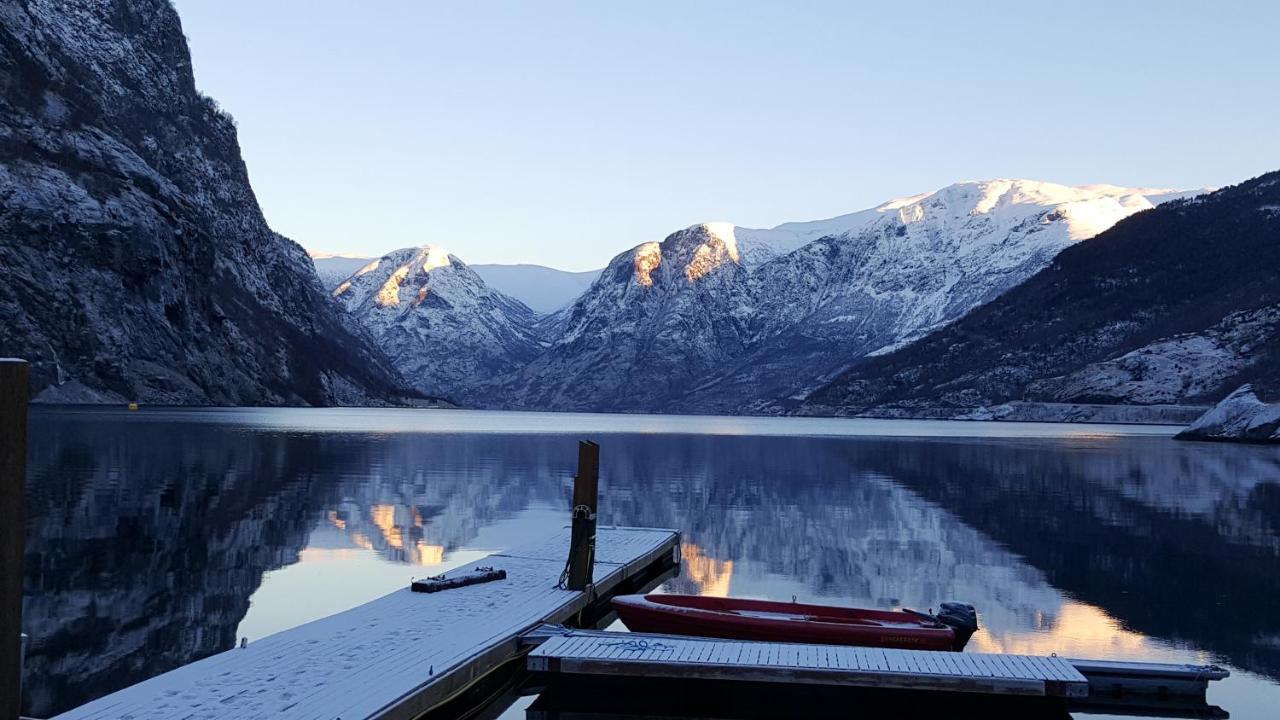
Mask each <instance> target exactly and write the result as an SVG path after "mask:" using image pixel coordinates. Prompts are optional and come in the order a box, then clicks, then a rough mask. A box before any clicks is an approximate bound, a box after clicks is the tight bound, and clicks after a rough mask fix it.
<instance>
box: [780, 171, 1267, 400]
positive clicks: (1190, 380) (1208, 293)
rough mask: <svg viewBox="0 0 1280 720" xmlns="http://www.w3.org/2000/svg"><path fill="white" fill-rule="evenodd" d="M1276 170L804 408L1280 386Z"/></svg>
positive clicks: (1200, 396) (840, 382) (871, 367)
mask: <svg viewBox="0 0 1280 720" xmlns="http://www.w3.org/2000/svg"><path fill="white" fill-rule="evenodd" d="M1277 206H1280V172H1273V173H1269V174H1267V175H1263V176H1260V177H1257V178H1253V179H1251V180H1247V181H1245V182H1242V183H1240V184H1239V185H1235V186H1231V187H1228V188H1223V189H1221V190H1218V191H1215V192H1211V193H1208V194H1204V195H1201V196H1199V197H1196V198H1193V199H1186V200H1180V201H1176V202H1168V203H1164V204H1162V205H1160V206H1159V207H1157V208H1156V209H1154V210H1152V211H1150V212H1146V213H1142V214H1141V215H1138V216H1136V217H1133V218H1130V219H1127V220H1125V221H1124V222H1121V223H1117V224H1116V225H1115V226H1113V227H1112V228H1110V229H1109V230H1107V231H1105V232H1103V233H1100V234H1099V235H1098V236H1097V237H1096V238H1094V239H1092V240H1090V241H1088V242H1085V243H1081V244H1079V245H1076V246H1074V247H1071V248H1069V249H1067V250H1065V251H1063V252H1062V253H1060V254H1059V255H1058V256H1057V257H1056V258H1054V259H1053V262H1052V264H1051V265H1050V266H1049V267H1047V268H1045V269H1044V270H1043V271H1041V272H1038V273H1036V274H1035V275H1034V276H1033V277H1031V278H1029V279H1027V280H1026V281H1025V282H1022V283H1021V284H1019V285H1018V286H1017V287H1015V288H1013V289H1012V290H1010V291H1009V292H1007V293H1005V294H1004V295H1002V296H1000V297H999V298H998V299H996V300H994V301H993V302H990V303H987V304H985V305H984V306H983V307H981V308H979V309H977V310H975V311H974V312H972V313H970V314H968V315H967V316H966V317H964V318H963V319H961V320H959V321H958V322H955V323H953V324H950V325H948V326H947V327H945V328H942V329H940V330H938V331H937V332H934V333H931V334H930V335H928V336H927V337H924V338H922V339H920V340H918V341H917V342H914V343H911V344H910V345H907V346H906V347H903V348H901V349H898V350H895V351H893V352H890V353H886V354H884V355H883V356H878V357H874V358H868V359H865V360H864V361H861V362H859V363H858V364H856V365H854V366H853V367H851V368H850V369H849V370H848V371H847V372H845V373H843V374H841V375H840V376H839V377H838V378H837V379H836V380H835V381H833V382H832V383H830V384H828V385H826V386H825V387H823V388H822V389H821V390H819V391H817V392H815V393H813V394H812V395H811V396H810V397H809V398H808V399H807V401H806V404H805V407H804V408H803V411H804V412H809V413H814V414H829V413H832V412H835V413H842V414H860V413H868V412H870V413H876V414H882V413H887V412H891V413H894V414H897V415H899V416H902V415H907V416H910V415H914V416H937V415H953V414H954V413H955V412H957V411H966V410H977V409H981V408H992V407H993V406H995V405H1001V404H1007V403H1010V402H1042V403H1059V404H1073V403H1086V404H1087V403H1101V404H1128V405H1162V406H1170V405H1173V404H1179V405H1191V404H1198V403H1200V402H1202V401H1204V400H1205V399H1211V398H1216V397H1219V396H1220V395H1221V394H1222V393H1224V392H1226V391H1227V390H1229V389H1230V388H1234V387H1239V386H1240V385H1241V384H1244V383H1253V384H1254V385H1255V386H1256V387H1258V388H1259V389H1260V390H1261V391H1263V392H1267V393H1275V392H1277V389H1278V388H1280V363H1278V362H1277V358H1280V333H1277V330H1278V329H1280V282H1277V276H1276V268H1277V267H1280V245H1278V244H1277V243H1276V238H1277V237H1280V214H1278V213H1276V212H1275V210H1274V208H1275V207H1277Z"/></svg>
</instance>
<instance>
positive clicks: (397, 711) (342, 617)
mask: <svg viewBox="0 0 1280 720" xmlns="http://www.w3.org/2000/svg"><path fill="white" fill-rule="evenodd" d="M568 553H569V531H568V530H567V529H566V530H563V531H561V532H559V533H557V534H556V535H554V536H553V537H551V538H549V539H548V540H546V541H545V542H542V543H537V544H534V545H531V546H528V547H519V548H514V549H512V550H509V551H507V552H504V553H499V554H496V555H490V556H489V557H487V558H485V559H484V560H483V561H482V562H481V563H480V564H481V565H484V566H491V567H493V568H494V569H499V570H505V571H506V572H507V577H506V579H504V580H501V581H496V582H487V583H484V584H479V585H470V586H467V587H460V588H456V589H451V590H447V591H444V592H437V593H415V592H411V591H410V590H409V588H408V587H405V588H404V589H402V590H398V591H396V592H393V593H391V594H389V595H386V596H384V597H382V598H379V599H377V600H374V601H372V602H370V603H367V604H364V605H360V606H358V607H355V608H352V609H350V610H347V611H346V612H342V613H339V614H337V615H332V616H329V617H327V618H322V619H320V620H317V621H315V622H311V623H307V624H305V625H301V626H299V627H296V628H293V629H291V630H285V631H283V632H280V633H277V634H275V635H271V636H268V637H265V638H263V639H261V640H258V641H256V642H253V643H250V644H249V645H248V646H247V647H244V648H237V649H233V650H228V651H226V652H223V653H219V654H217V655H214V656H212V657H208V658H205V659H204V660H200V661H198V662H194V663H191V664H190V665H186V666H184V667H181V668H178V669H176V670H173V671H171V672H168V673H165V674H163V675H159V676H157V677H154V678H151V679H150V680H147V681H145V682H142V683H139V684H137V685H134V686H132V687H128V688H125V689H123V690H120V691H119V692H115V693H112V694H110V695H107V696H105V697H102V698H99V699H97V700H95V701H93V702H91V703H88V704H86V705H83V706H81V707H79V708H76V709H74V710H72V711H70V712H67V713H64V714H62V715H59V716H58V718H60V719H66V720H72V719H74V720H91V719H92V720H106V719H108V718H112V719H114V718H119V719H122V720H135V719H136V720H141V719H143V718H146V719H152V718H154V719H155V720H160V719H161V718H186V719H188V720H225V719H227V718H267V717H269V718H282V719H286V720H287V719H289V718H299V719H300V718H308V719H315V718H325V719H326V720H332V719H333V718H342V719H343V720H356V719H357V718H380V719H381V718H397V719H398V718H413V717H417V716H418V715H420V714H421V713H423V712H424V711H427V710H430V709H432V708H435V707H438V706H439V705H441V704H442V703H444V702H446V701H448V700H450V699H453V698H454V697H455V696H457V695H458V694H460V693H462V692H463V691H465V690H466V689H467V688H469V687H471V686H472V685H473V684H474V683H475V682H476V681H477V680H479V679H480V678H483V677H484V676H486V675H488V674H490V673H492V672H493V671H494V670H497V669H498V668H500V667H502V666H504V665H507V664H508V663H510V662H511V661H512V660H515V659H518V658H519V657H520V654H521V653H522V652H524V651H525V650H527V647H523V648H522V646H521V643H520V636H521V634H523V633H525V632H526V631H528V630H530V629H531V628H534V627H536V626H538V625H540V624H542V623H566V622H570V621H572V620H573V619H574V618H576V617H578V615H579V613H581V612H583V611H584V610H585V611H588V612H589V613H590V612H595V611H597V610H599V609H601V608H603V607H607V603H608V599H609V598H610V597H612V596H613V595H615V594H618V593H624V592H640V591H643V590H644V589H646V588H645V587H644V586H645V585H647V584H651V583H652V582H654V581H656V580H657V579H659V578H662V577H665V576H666V574H667V573H669V572H670V570H671V569H672V568H673V567H675V566H676V564H678V562H679V534H678V533H677V532H675V531H672V530H653V529H643V528H600V529H599V530H598V531H597V538H596V554H595V592H594V594H591V595H589V594H588V593H585V592H580V591H572V590H562V589H559V587H558V581H559V579H560V574H561V572H562V571H563V570H564V568H565V558H566V557H567V556H568ZM472 570H473V566H472V565H467V566H464V567H461V568H458V569H457V570H455V571H454V573H466V572H470V571H472ZM299 602H306V599H305V598H299Z"/></svg>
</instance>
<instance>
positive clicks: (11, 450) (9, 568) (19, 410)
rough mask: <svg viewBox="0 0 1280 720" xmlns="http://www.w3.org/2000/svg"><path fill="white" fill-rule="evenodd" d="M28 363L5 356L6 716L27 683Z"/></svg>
mask: <svg viewBox="0 0 1280 720" xmlns="http://www.w3.org/2000/svg"><path fill="white" fill-rule="evenodd" d="M26 457H27V363H26V361H24V360H17V359H13V358H0V718H6V719H7V718H16V717H18V705H19V700H20V690H19V689H20V688H21V687H22V658H21V653H22V640H21V636H22V553H23V548H24V547H25V542H26V537H25V535H24V533H25V530H26V521H25V520H24V512H23V496H24V494H25V490H24V488H25V486H26V481H27V465H26Z"/></svg>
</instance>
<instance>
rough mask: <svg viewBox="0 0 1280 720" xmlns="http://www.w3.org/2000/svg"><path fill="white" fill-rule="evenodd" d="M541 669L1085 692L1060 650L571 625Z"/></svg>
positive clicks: (549, 645)
mask: <svg viewBox="0 0 1280 720" xmlns="http://www.w3.org/2000/svg"><path fill="white" fill-rule="evenodd" d="M527 662H528V665H529V669H530V670H533V671H537V672H547V673H560V674H582V675H614V676H632V677H650V678H653V677H667V678H685V679H695V680H742V681H749V682H779V683H808V684H819V685H843V686H853V687H875V688H897V689H904V690H946V691H952V692H974V693H992V694H999V695H1033V696H1034V695H1050V696H1059V697H1084V696H1086V695H1087V694H1088V691H1089V682H1088V680H1086V679H1085V677H1084V675H1081V674H1080V672H1079V671H1078V670H1076V669H1075V667H1073V666H1072V665H1071V663H1070V662H1069V661H1068V660H1066V659H1063V658H1059V657H1036V656H1030V655H984V654H980V653H956V652H937V651H929V650H893V649H884V648H869V647H847V646H835V645H806V644H799V643H770V642H748V641H741V640H713V639H704V638H686V637H675V636H665V635H640V634H623V633H608V632H595V631H582V630H569V631H565V632H564V633H563V634H559V635H553V636H552V637H550V638H549V639H547V640H546V641H545V642H543V643H542V644H541V645H540V646H539V647H538V648H537V649H535V650H534V651H533V652H532V653H530V654H529V658H528V661H527Z"/></svg>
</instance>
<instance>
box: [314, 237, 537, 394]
mask: <svg viewBox="0 0 1280 720" xmlns="http://www.w3.org/2000/svg"><path fill="white" fill-rule="evenodd" d="M333 295H334V297H335V298H336V299H337V301H338V302H339V303H340V304H341V305H342V306H343V307H344V308H345V309H346V310H347V312H348V313H350V315H351V316H352V317H353V318H354V319H355V320H356V321H357V322H358V323H359V324H360V325H362V326H363V327H364V328H365V329H367V330H368V332H369V333H370V334H371V335H372V336H373V338H374V339H375V341H376V342H377V343H378V345H379V346H380V347H381V348H382V349H383V351H384V352H386V353H387V355H388V356H389V357H392V358H394V359H395V362H396V364H397V367H398V368H399V370H400V372H401V373H402V374H403V375H404V376H405V378H406V379H408V380H409V382H410V383H411V384H412V385H413V386H414V387H415V388H418V389H419V390H421V391H423V392H426V393H428V394H431V395H441V396H445V397H448V398H449V399H451V400H459V401H462V402H469V401H470V399H471V398H470V391H471V388H472V387H473V386H474V385H475V384H477V383H480V382H483V381H485V380H488V379H489V378H491V377H494V376H496V375H500V374H503V373H507V372H510V371H512V370H514V369H516V368H517V367H520V366H521V365H523V364H524V363H526V362H528V361H529V360H530V359H531V358H532V357H533V356H534V355H535V354H536V352H537V351H538V349H539V343H538V338H537V337H536V336H535V335H534V333H533V331H532V329H531V328H533V326H534V324H535V319H536V318H535V315H534V313H533V311H531V310H530V309H529V308H528V307H526V306H525V305H524V304H522V303H520V302H519V301H517V300H513V299H512V298H509V297H507V296H506V295H503V294H502V293H500V292H497V291H495V290H493V289H492V288H489V287H488V286H487V285H485V283H484V281H483V280H481V279H480V277H479V276H478V275H477V274H476V273H475V272H474V271H472V270H471V268H469V267H467V265H466V264H465V263H463V262H462V261H461V260H459V259H458V258H456V257H454V256H453V255H450V254H449V253H448V251H446V250H444V249H443V248H439V247H434V246H430V245H427V246H423V247H420V248H404V249H401V250H396V251H395V252H391V253H388V254H386V255H384V256H383V257H381V258H378V259H376V260H373V261H372V262H370V263H368V264H367V265H365V266H364V267H363V268H361V269H360V270H359V271H358V272H356V273H355V274H354V275H352V276H351V277H350V278H348V279H347V280H345V281H343V282H342V283H341V284H339V285H338V287H337V288H336V289H334V291H333Z"/></svg>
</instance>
